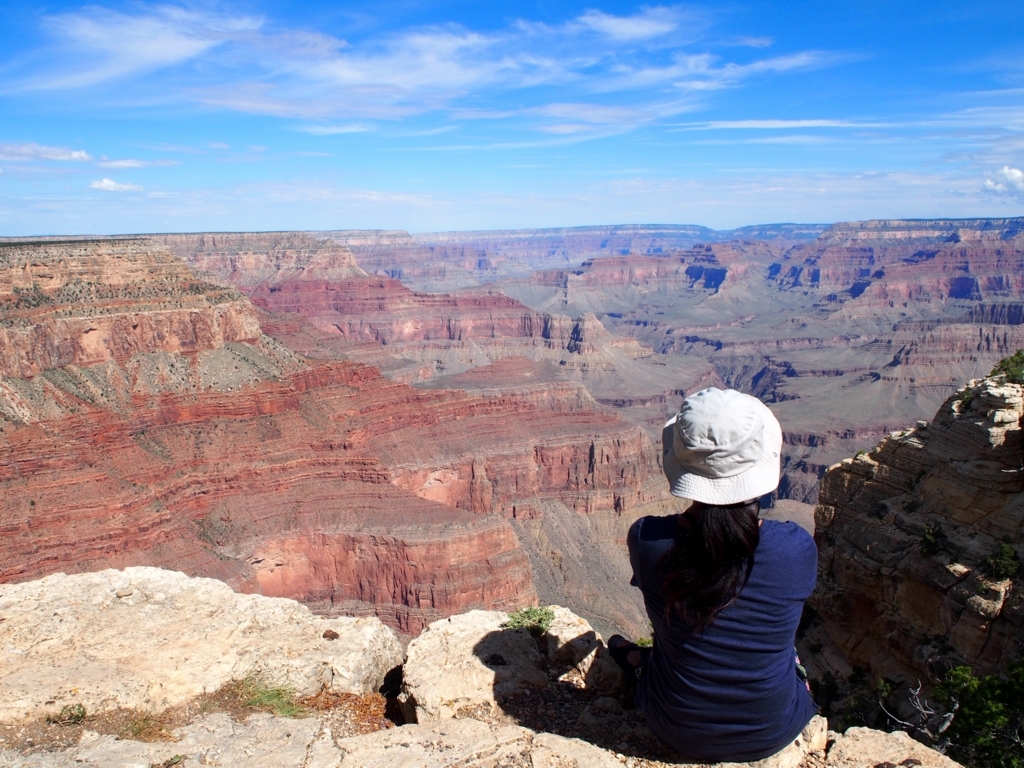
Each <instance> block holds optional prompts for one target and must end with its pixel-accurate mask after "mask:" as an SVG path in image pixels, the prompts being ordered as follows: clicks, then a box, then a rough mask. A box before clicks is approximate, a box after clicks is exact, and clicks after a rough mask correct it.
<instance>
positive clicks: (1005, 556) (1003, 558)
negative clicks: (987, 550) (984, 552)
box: [985, 544, 1020, 581]
mask: <svg viewBox="0 0 1024 768" xmlns="http://www.w3.org/2000/svg"><path fill="white" fill-rule="evenodd" d="M1019 570H1020V555H1018V554H1017V552H1016V551H1015V550H1014V548H1013V547H1011V546H1010V545H1009V544H1000V545H999V549H997V550H996V551H995V552H993V553H992V554H991V555H989V556H988V557H986V558H985V572H986V573H987V574H988V575H989V576H991V577H992V578H993V579H996V580H998V581H1002V580H1003V579H1012V578H1013V577H1014V576H1016V575H1017V571H1019Z"/></svg>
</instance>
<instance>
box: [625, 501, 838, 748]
mask: <svg viewBox="0 0 1024 768" xmlns="http://www.w3.org/2000/svg"><path fill="white" fill-rule="evenodd" d="M679 519H680V516H679V515H673V516H669V517H642V518H640V519H639V520H637V521H636V522H635V523H633V525H632V527H631V528H630V529H629V536H628V539H627V541H628V544H629V559H630V563H631V564H632V566H633V579H632V581H631V582H630V583H631V584H632V585H633V586H635V587H639V588H640V590H641V591H642V592H643V596H644V603H645V605H646V606H647V615H648V616H649V617H650V619H651V623H652V624H653V625H654V636H655V641H654V649H653V651H652V653H651V657H650V660H649V661H648V662H647V666H646V667H645V670H644V673H643V676H642V677H641V678H640V680H639V682H638V685H637V694H636V702H637V706H639V707H640V708H641V710H642V711H643V712H644V715H645V717H646V718H647V723H648V725H649V726H650V728H651V730H652V731H654V732H655V733H656V734H657V735H658V737H659V738H660V739H661V740H662V741H664V742H665V743H666V744H668V745H669V746H671V747H672V748H674V749H676V750H678V751H679V752H681V753H682V754H684V755H686V756H687V757H689V758H692V759H695V760H701V761H705V762H721V761H733V762H746V761H750V760H759V759H761V758H764V757H768V756H769V755H773V754H775V753H776V752H778V751H779V750H780V749H782V748H783V747H784V746H786V744H788V743H789V742H790V741H792V740H793V739H795V738H796V737H797V736H798V735H800V731H802V730H803V728H804V726H805V725H807V723H808V721H810V719H811V718H812V717H813V716H814V714H815V706H814V702H813V701H812V700H811V697H810V694H809V693H808V692H807V688H806V687H805V686H804V683H803V681H802V680H800V678H799V677H798V676H797V673H796V662H795V657H794V652H793V641H794V639H795V638H796V629H797V625H798V624H799V623H800V614H801V612H802V610H803V605H804V600H806V599H807V598H808V597H810V595H811V592H812V591H813V590H814V582H815V579H816V577H817V562H818V550H817V548H816V547H815V546H814V539H813V538H811V536H810V534H808V533H807V532H806V531H805V530H803V529H802V528H801V527H800V526H798V525H796V523H782V522H777V521H774V520H765V521H764V522H763V524H762V525H761V537H760V542H759V543H758V545H757V549H756V550H755V552H754V567H753V570H752V571H751V573H750V579H749V580H748V581H747V583H746V585H745V586H744V587H743V589H742V590H740V593H739V595H738V596H737V598H736V599H735V600H734V601H733V602H732V603H731V604H730V605H728V606H727V607H726V608H725V609H723V610H722V612H721V613H719V614H718V616H717V617H716V618H715V620H714V621H713V622H712V623H711V625H710V626H708V627H707V629H705V630H704V632H703V633H701V634H700V635H690V636H686V633H685V632H684V631H683V630H682V626H681V625H682V620H681V619H680V618H679V616H678V614H677V613H674V614H673V615H672V617H671V619H670V620H668V621H666V617H665V602H664V599H663V597H662V587H663V584H664V573H663V569H662V568H661V560H662V558H663V557H664V555H665V553H667V552H668V551H669V550H670V549H671V548H672V545H673V543H674V541H675V538H676V537H677V536H685V535H688V531H687V529H685V528H683V527H682V526H681V525H680V523H679Z"/></svg>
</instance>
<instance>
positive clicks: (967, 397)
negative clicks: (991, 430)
mask: <svg viewBox="0 0 1024 768" xmlns="http://www.w3.org/2000/svg"><path fill="white" fill-rule="evenodd" d="M957 399H958V400H959V401H960V413H963V412H964V411H966V410H967V409H968V408H970V407H971V403H973V402H974V390H973V389H971V388H970V387H968V388H967V389H965V390H964V391H963V392H961V393H960V397H959V398H957Z"/></svg>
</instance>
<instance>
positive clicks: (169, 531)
mask: <svg viewBox="0 0 1024 768" xmlns="http://www.w3.org/2000/svg"><path fill="white" fill-rule="evenodd" d="M20 247H22V248H27V249H28V251H29V253H27V254H25V255H23V256H20V257H19V258H20V259H21V260H20V261H19V260H15V259H13V258H12V259H9V260H8V262H7V264H8V267H7V271H6V272H2V273H0V274H3V275H4V278H0V284H2V283H3V281H4V279H6V284H8V285H11V286H12V288H11V291H10V295H11V296H12V297H19V298H20V297H23V296H24V295H26V294H24V293H21V292H20V291H21V290H22V288H21V287H19V292H18V293H14V291H13V286H14V285H15V284H18V285H19V286H20V283H17V281H19V280H25V279H26V278H24V275H25V274H26V267H25V265H26V264H28V265H36V266H35V267H33V268H34V269H36V270H37V271H36V272H34V273H32V274H34V275H35V280H34V282H29V283H26V288H25V290H30V291H31V293H30V294H29V295H31V296H33V297H35V298H34V299H33V301H34V302H35V305H34V306H30V307H20V306H19V308H18V312H20V314H16V313H13V314H12V315H10V316H8V315H5V320H6V319H7V318H8V317H11V321H12V322H14V321H16V322H18V323H19V324H20V325H18V326H17V328H18V329H19V330H21V331H24V333H25V334H26V335H27V338H37V337H39V335H40V334H43V333H44V331H43V330H40V329H41V328H44V329H45V328H46V327H48V325H47V324H49V323H51V322H52V321H53V318H54V316H57V317H58V318H59V319H60V320H62V321H63V320H68V321H69V323H68V325H67V326H66V328H67V333H68V339H69V342H70V347H69V348H70V349H72V350H75V349H79V348H80V347H82V346H83V345H85V347H86V348H91V347H88V344H87V343H86V342H84V341H83V338H85V339H88V338H89V337H91V336H93V334H94V333H95V334H97V336H96V338H107V339H109V340H110V341H109V345H108V346H104V347H103V349H106V350H107V352H106V353H104V354H103V355H99V356H98V361H96V360H94V359H93V358H89V357H83V356H81V355H80V356H79V357H77V358H75V357H71V358H70V360H77V361H78V362H72V363H66V364H64V365H63V366H62V367H45V366H46V365H47V364H48V363H49V362H52V361H51V360H49V359H47V360H37V361H36V362H34V363H33V365H35V366H37V368H39V369H40V370H41V372H40V373H39V374H38V375H34V376H32V375H28V374H30V373H31V372H32V371H34V370H36V368H32V367H28V368H25V367H24V363H19V364H20V365H22V367H20V368H18V367H16V366H14V365H13V364H10V363H9V364H8V369H6V370H5V376H4V377H3V378H0V512H2V515H0V517H2V533H3V535H2V536H0V580H3V581H20V580H24V579H29V578H35V577H38V576H41V575H45V574H47V573H52V572H55V571H58V570H62V571H82V570H89V569H94V568H98V567H105V566H108V565H115V566H127V565H136V564H147V565H151V564H156V565H174V566H175V567H178V568H181V569H183V570H185V571H187V572H189V573H191V574H196V575H210V576H216V577H218V578H222V579H225V580H227V581H229V582H230V583H231V584H232V585H234V586H235V587H237V588H239V589H242V590H247V591H261V592H263V593H264V594H271V595H280V596H289V597H294V598H299V599H302V600H305V601H308V602H310V603H311V604H315V605H316V606H317V607H318V608H319V609H321V610H323V611H325V612H330V613H339V612H356V613H377V614H378V615H380V616H382V617H383V618H385V619H386V620H387V621H389V622H390V623H391V624H392V625H393V626H396V627H398V628H400V629H402V630H403V631H406V632H409V633H416V632H418V631H419V629H420V628H421V627H422V626H424V624H425V623H427V622H429V621H432V620H435V619H437V618H440V617H443V616H445V615H448V614H450V613H452V612H454V611H458V610H463V609H468V608H475V607H493V608H508V607H514V606H517V605H522V604H528V603H531V602H533V601H535V600H536V591H535V587H534V584H533V577H532V568H531V564H530V561H529V559H528V557H527V554H526V553H525V552H524V550H523V548H522V547H521V546H520V544H519V541H518V539H517V537H516V534H515V532H514V531H513V528H512V526H511V523H510V522H509V519H510V518H513V517H514V516H515V515H516V514H518V513H519V512H518V510H519V509H521V508H522V507H523V505H524V504H527V505H533V507H538V506H544V505H555V506H556V507H557V508H558V509H563V510H567V511H568V513H569V514H580V513H584V514H592V515H603V516H609V517H619V516H622V515H623V514H624V513H625V512H626V511H628V510H633V509H636V508H637V507H639V506H641V505H643V504H646V503H649V502H650V501H651V499H652V498H656V497H657V496H658V494H657V493H652V491H651V490H650V489H649V488H648V485H647V480H648V479H649V478H650V477H652V476H654V475H656V473H657V472H658V469H657V461H656V455H655V451H654V450H653V447H652V446H651V444H650V442H649V441H648V440H647V438H646V437H645V435H644V434H643V433H642V432H641V430H639V429H638V428H636V427H631V426H629V425H628V424H625V423H623V422H622V421H620V420H618V419H617V418H615V417H613V416H609V415H606V414H602V413H596V412H594V411H592V410H583V409H579V408H577V409H570V408H567V409H563V410H561V411H560V412H553V411H550V410H543V409H541V408H540V407H538V402H541V401H542V400H543V398H540V399H538V401H536V402H531V401H530V400H529V399H528V398H525V397H521V396H519V397H517V396H495V397H490V398H479V397H471V396H469V395H466V394H465V393H462V392H448V391H420V390H415V389H412V388H410V387H408V386H405V385H402V384H398V383H396V382H394V381H392V380H389V379H387V378H385V377H383V376H381V375H380V373H379V371H377V370H376V369H374V368H370V367H368V366H365V365H362V364H359V363H353V362H342V361H333V362H319V363H317V362H310V361H308V360H304V359H302V358H300V357H299V356H297V355H296V354H294V353H293V352H291V351H290V350H288V349H287V348H285V347H283V346H282V345H281V344H279V343H277V342H275V341H273V340H271V339H269V338H268V337H266V336H263V335H262V334H261V333H260V332H259V330H258V328H253V327H251V326H252V324H253V323H254V322H256V319H257V311H256V310H255V309H254V308H253V307H252V305H251V304H249V303H248V301H247V300H245V299H244V298H242V297H240V296H239V295H238V294H237V293H235V292H234V291H233V290H229V289H224V288H220V287H217V286H215V285H211V284H209V283H205V282H202V281H200V280H197V279H196V278H195V276H194V275H193V274H192V273H191V272H190V271H189V270H188V269H187V267H185V266H184V265H182V264H181V262H179V261H177V260H175V259H173V258H171V257H170V256H169V255H167V254H165V253H164V252H162V251H161V250H160V248H159V247H156V246H153V245H152V244H145V243H140V242H137V241H135V242H126V241H113V245H111V243H110V242H109V241H105V242H104V243H103V244H101V245H90V244H82V243H80V242H79V244H78V245H77V246H76V247H78V248H81V249H83V250H82V251H81V253H79V254H77V255H76V253H74V252H71V251H68V252H64V253H63V254H62V255H61V256H60V259H63V261H61V260H60V259H57V258H55V257H53V256H52V255H51V254H52V253H53V252H54V249H55V248H56V247H57V246H55V245H54V244H53V243H52V242H51V243H47V244H43V245H38V246H20ZM32 249H35V251H34V252H33V251H32ZM118 249H121V250H120V251H119V250H118ZM120 252H124V253H126V254H127V255H126V256H125V257H124V258H123V260H122V261H118V260H117V259H118V258H120V257H118V256H117V253H120ZM51 262H52V263H53V264H56V265H58V266H60V269H62V270H64V271H63V272H59V271H58V270H57V268H56V267H47V269H49V270H50V272H47V273H46V274H50V273H53V274H54V275H58V276H59V275H72V274H78V275H84V274H88V275H89V277H90V279H88V280H84V279H83V281H82V282H83V283H84V284H85V286H87V287H88V290H89V291H91V293H85V294H82V295H78V294H76V299H75V301H74V302H70V303H67V304H63V303H61V300H60V296H62V294H61V293H60V291H61V290H63V289H64V288H63V286H66V285H68V284H71V285H77V283H75V281H74V280H73V279H72V280H70V282H69V279H68V278H66V277H60V278H59V279H58V278H56V277H53V276H51V277H50V278H47V279H50V280H53V281H54V282H53V283H52V284H50V283H43V282H42V280H43V272H42V271H41V270H42V267H39V266H38V265H40V264H43V265H49V264H51ZM121 263H124V264H126V265H127V266H126V269H125V270H120V269H119V268H118V264H121ZM140 264H141V265H143V266H141V267H140V266H139V265H140ZM298 268H303V269H304V268H305V267H302V266H301V264H300V265H299V267H298ZM87 269H90V270H92V271H91V272H88V273H87V272H86V270H87ZM275 274H276V271H275ZM318 279H319V278H318ZM28 286H30V288H29V287H28ZM182 286H184V287H182ZM190 286H195V287H190ZM83 290H85V289H83ZM93 295H96V296H100V297H108V296H111V295H113V296H114V297H115V299H116V301H115V300H114V299H111V300H109V301H106V302H105V303H104V302H103V301H100V302H96V303H90V301H89V300H88V299H89V297H90V296H93ZM40 297H42V298H40ZM51 299H52V301H51ZM12 300H13V301H17V298H14V299H12ZM225 302H226V303H227V309H225V308H224V306H223V305H224V304H225ZM179 303H181V304H182V305H183V306H178V304H179ZM154 307H155V309H154ZM221 310H223V312H224V313H227V312H228V311H229V310H230V311H231V312H233V313H234V315H233V316H237V317H238V318H240V319H239V320H238V325H239V326H240V328H241V329H242V330H238V331H237V332H235V333H234V334H233V335H230V334H229V335H228V337H227V338H225V335H224V333H223V332H217V333H214V332H205V333H201V332H199V331H198V330H196V331H194V332H193V334H192V336H191V337H190V338H192V339H193V343H192V344H191V346H189V345H185V344H183V343H182V342H181V338H182V336H181V334H179V335H178V336H172V335H170V334H169V333H167V332H160V333H156V334H153V335H148V334H146V333H143V332H142V329H146V328H149V327H151V325H152V324H153V323H155V322H156V320H154V318H153V317H151V316H150V315H151V314H159V313H161V312H178V313H181V316H182V317H183V318H189V319H190V321H191V322H192V325H190V326H188V327H189V328H208V327H209V325H210V323H211V322H212V320H211V319H210V318H216V317H218V316H217V315H216V314H215V312H216V311H221ZM71 313H74V315H73V316H70V315H71ZM107 318H110V319H111V323H110V325H109V328H110V329H113V330H111V331H110V332H109V333H108V334H107V335H106V336H102V334H103V333H106V331H104V330H102V329H104V328H107V327H108V326H105V325H102V323H101V322H100V321H104V320H105V319H107ZM70 320H74V322H75V323H80V324H81V325H82V327H89V328H91V327H94V326H95V327H96V328H97V330H96V331H90V332H88V333H86V332H84V331H83V333H82V334H81V335H75V333H74V331H75V329H76V328H78V327H79V326H78V325H75V324H73V323H71V322H70ZM243 321H244V322H243ZM182 322H185V321H184V320H182ZM132 323H135V324H136V325H137V328H132ZM204 323H206V324H205V325H204ZM125 324H127V328H128V329H129V330H131V331H133V332H135V333H136V334H138V335H137V336H132V337H131V338H132V339H134V340H135V341H134V346H132V345H130V344H127V343H125V342H124V341H123V339H121V337H119V336H117V335H116V334H115V331H116V330H117V329H120V328H122V327H123V326H124V325H125ZM218 327H219V328H222V329H223V328H224V327H227V325H226V321H224V320H223V317H222V316H221V325H220V326H218ZM76 345H77V346H76ZM57 348H59V349H63V347H61V346H60V345H57ZM19 354H21V353H19ZM19 354H11V355H9V356H8V357H7V358H6V359H8V360H14V361H19V360H22V359H23V358H24V354H21V357H19ZM76 354H77V353H76ZM61 360H63V358H61ZM90 363H91V364H90ZM12 368H13V370H12ZM573 510H577V512H573ZM637 611H638V612H639V609H637Z"/></svg>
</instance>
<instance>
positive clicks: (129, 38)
mask: <svg viewBox="0 0 1024 768" xmlns="http://www.w3.org/2000/svg"><path fill="white" fill-rule="evenodd" d="M261 23H262V22H261V20H260V19H255V18H252V17H244V16H235V17H231V16H223V15H215V14H209V13H202V12H198V11H192V10H187V9H184V8H176V7H173V6H169V5H164V6H157V7H156V8H154V9H153V10H151V11H146V12H144V13H139V14H134V15H133V14H128V13H120V12H117V11H112V10H109V9H106V8H100V7H96V6H90V7H87V8H84V9H82V10H80V11H75V12H71V13H62V14H56V15H53V16H48V17H46V18H45V19H44V27H45V28H46V29H47V30H48V31H49V32H50V33H51V34H52V35H53V36H54V37H55V38H56V39H57V40H58V41H59V43H60V46H59V49H60V52H59V54H57V55H54V56H53V57H52V58H54V59H56V60H57V61H58V62H60V63H65V62H66V63H68V64H70V66H60V64H58V66H56V67H52V66H45V65H44V66H42V67H40V70H41V71H40V72H39V73H38V74H36V75H34V76H32V77H29V78H27V79H25V80H22V81H20V82H17V81H15V82H13V83H11V84H10V85H9V87H11V88H12V90H54V89H68V88H82V87H88V86H92V85H96V84H98V83H102V82H105V81H108V80H113V79H118V78H123V77H126V76H128V75H133V74H139V73H146V72H151V71H154V70H157V69H161V68H164V67H169V66H173V65H175V64H179V63H181V62H184V61H189V60H191V59H195V58H197V57H199V56H201V55H202V54H204V53H206V52H208V51H209V50H210V49H212V48H213V47H215V46H217V45H218V44H220V43H222V42H224V41H226V40H230V39H238V38H240V37H243V36H244V35H246V34H248V33H250V32H252V31H253V30H256V29H258V28H259V26H260V24H261ZM69 54H70V56H69Z"/></svg>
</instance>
